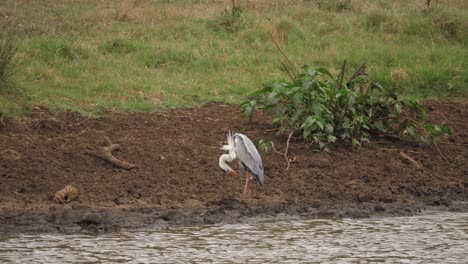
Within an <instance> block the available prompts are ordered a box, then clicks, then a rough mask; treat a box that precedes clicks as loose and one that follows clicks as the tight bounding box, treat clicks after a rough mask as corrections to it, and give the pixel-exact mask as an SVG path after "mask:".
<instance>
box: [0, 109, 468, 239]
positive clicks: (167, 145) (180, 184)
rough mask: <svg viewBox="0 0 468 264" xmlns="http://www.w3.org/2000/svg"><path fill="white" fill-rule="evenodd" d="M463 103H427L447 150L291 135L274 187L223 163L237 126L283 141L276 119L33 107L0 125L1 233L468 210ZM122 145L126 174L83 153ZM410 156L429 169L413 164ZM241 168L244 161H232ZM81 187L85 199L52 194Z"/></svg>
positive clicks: (228, 112)
mask: <svg viewBox="0 0 468 264" xmlns="http://www.w3.org/2000/svg"><path fill="white" fill-rule="evenodd" d="M467 107H468V103H466V102H450V103H447V102H446V103H440V102H427V103H426V108H427V112H428V118H429V120H431V121H434V122H440V123H447V124H449V125H451V126H452V127H453V129H454V135H453V138H451V139H449V140H445V141H444V143H443V144H440V145H439V149H440V152H439V151H438V150H437V149H436V148H434V147H433V146H432V147H431V146H429V147H428V146H424V145H421V144H418V143H415V142H411V141H402V140H395V139H392V138H376V139H374V140H373V143H371V144H368V145H366V146H363V147H361V148H360V149H349V148H345V147H337V148H335V149H333V150H332V151H331V152H330V153H326V152H317V151H314V150H313V149H312V148H310V146H308V145H305V144H304V143H301V142H299V141H298V142H295V140H294V139H293V140H292V144H291V146H290V149H289V156H290V158H294V159H295V162H293V163H292V164H291V167H290V169H289V170H288V171H286V170H285V167H286V163H285V160H284V157H283V156H282V155H280V154H278V153H275V152H270V153H262V157H263V162H264V167H265V174H266V185H265V187H263V188H262V187H260V186H259V185H258V184H257V183H256V182H255V181H252V182H251V183H252V184H251V188H250V193H249V194H248V195H247V196H243V195H242V193H241V192H242V190H243V184H244V180H243V179H241V178H237V177H234V176H230V175H225V174H223V173H222V172H221V170H220V169H219V168H218V158H219V156H220V155H221V154H222V151H221V150H220V149H219V148H220V146H221V145H222V144H223V143H224V142H225V138H226V133H227V132H228V131H229V130H232V131H235V132H242V133H245V134H247V135H248V136H249V137H250V138H252V140H253V141H254V142H258V140H259V139H266V140H273V141H274V143H275V146H276V148H277V149H278V151H283V150H284V147H285V144H284V143H285V141H286V138H285V137H283V138H275V137H274V133H275V132H274V131H272V129H271V127H270V125H269V118H268V117H266V116H261V115H260V116H256V117H255V118H254V120H253V122H252V123H249V122H248V119H246V118H245V117H244V116H243V114H242V113H241V112H240V109H239V108H238V107H236V106H229V105H222V104H209V105H205V106H203V107H200V108H194V109H178V110H171V111H167V112H159V113H130V114H129V113H109V114H106V115H104V116H103V117H99V118H87V117H83V116H80V115H79V114H76V113H69V112H66V113H60V114H51V113H50V112H49V111H48V110H47V109H46V108H44V107H36V108H35V109H34V111H33V113H32V114H31V116H30V117H28V118H25V119H24V120H17V121H14V122H12V121H9V120H1V121H0V233H2V232H57V231H61V232H77V231H113V230H120V229H122V228H124V229H128V228H164V227H167V226H171V225H194V224H213V223H220V222H239V221H250V220H255V219H260V218H262V219H264V218H285V217H289V216H294V217H368V216H372V215H411V214H416V213H419V212H421V211H423V210H426V209H428V208H431V207H438V208H442V209H445V210H453V211H468V203H467V202H468V170H467V159H468V158H467V157H468V122H467V121H468V119H467V114H468V113H467ZM104 136H108V137H109V138H110V139H111V140H112V141H113V143H116V144H120V146H121V148H120V150H117V151H115V152H114V155H115V157H117V158H118V159H122V160H124V161H128V162H131V163H134V164H136V165H137V167H135V168H133V169H131V170H129V171H128V170H124V169H119V168H117V167H115V166H114V165H112V164H111V163H109V162H107V161H104V160H102V159H99V158H97V157H96V156H93V155H89V154H87V153H86V152H87V151H92V150H95V149H97V148H98V147H100V146H103V145H104ZM400 151H404V152H405V153H406V154H408V155H409V156H410V157H412V158H413V159H415V160H416V161H417V162H419V163H420V164H421V165H422V169H418V168H416V167H415V166H413V165H412V164H411V163H410V162H408V161H407V160H406V159H404V158H402V157H401V156H400V154H399V152H400ZM233 166H234V167H236V168H237V163H233ZM68 184H72V185H74V186H75V187H76V188H77V189H78V191H79V195H78V198H77V199H76V200H74V201H71V202H69V203H64V204H60V203H57V202H56V201H54V199H53V197H54V195H55V193H56V192H57V191H59V190H60V189H62V188H63V187H64V186H66V185H68Z"/></svg>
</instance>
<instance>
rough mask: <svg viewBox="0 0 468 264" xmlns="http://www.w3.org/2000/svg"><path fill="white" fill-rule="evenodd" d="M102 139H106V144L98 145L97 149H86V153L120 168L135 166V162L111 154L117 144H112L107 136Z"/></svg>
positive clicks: (118, 146)
mask: <svg viewBox="0 0 468 264" xmlns="http://www.w3.org/2000/svg"><path fill="white" fill-rule="evenodd" d="M104 140H105V141H106V144H107V146H105V147H100V148H99V149H98V150H97V151H86V153H87V154H89V155H93V156H96V157H98V158H101V159H103V160H105V161H108V162H110V163H112V164H114V165H115V166H117V167H119V168H122V169H126V170H131V169H132V168H134V167H136V165H135V164H132V163H129V162H126V161H123V160H119V159H117V158H116V157H114V156H113V155H112V151H114V150H118V149H120V145H119V144H112V141H111V140H110V139H109V138H108V137H107V136H104Z"/></svg>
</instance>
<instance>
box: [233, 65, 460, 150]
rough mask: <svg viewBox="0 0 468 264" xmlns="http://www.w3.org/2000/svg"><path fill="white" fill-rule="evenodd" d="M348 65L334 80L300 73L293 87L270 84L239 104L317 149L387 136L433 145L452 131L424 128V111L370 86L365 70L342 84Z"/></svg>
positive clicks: (320, 72)
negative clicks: (265, 115) (264, 114)
mask: <svg viewBox="0 0 468 264" xmlns="http://www.w3.org/2000/svg"><path fill="white" fill-rule="evenodd" d="M345 68H346V62H345V63H344V64H343V67H342V71H341V73H340V74H339V75H338V76H336V77H335V76H333V75H332V74H331V73H330V72H329V71H328V70H326V69H323V68H318V69H313V68H310V67H309V66H304V67H303V72H302V73H300V74H298V75H297V78H295V79H293V80H292V81H285V80H280V81H273V82H270V83H268V84H267V85H265V86H264V88H263V89H261V90H259V91H257V92H255V93H254V94H253V99H252V100H249V101H247V102H244V103H242V107H243V110H244V112H245V113H246V114H247V115H249V116H251V115H252V114H253V112H254V110H255V109H260V110H264V111H267V112H268V113H269V114H271V116H272V117H273V118H274V119H273V121H272V124H273V125H275V126H277V127H278V129H279V130H278V132H277V133H278V134H283V133H289V134H290V136H289V138H290V137H291V134H292V133H294V132H300V134H301V135H302V138H303V139H304V140H306V141H312V142H315V143H316V144H317V145H318V146H319V148H320V149H327V147H328V146H329V145H330V144H333V143H336V142H343V143H345V144H348V145H352V146H358V145H361V144H362V143H364V142H368V141H369V140H370V138H371V136H372V135H375V134H391V135H397V136H408V137H411V138H418V139H420V140H423V141H424V142H428V143H437V142H438V141H439V140H440V137H442V136H447V135H449V134H450V133H451V130H450V128H448V127H444V126H436V125H432V124H428V123H427V122H426V119H425V111H424V108H423V106H422V105H421V104H420V103H419V102H418V101H415V100H401V99H399V98H398V96H397V95H396V94H395V93H393V92H392V91H390V90H388V89H384V88H383V87H382V86H380V85H379V84H378V83H375V82H372V81H369V79H368V78H367V74H366V72H365V69H366V67H365V65H362V66H361V67H359V69H358V70H357V71H356V72H355V73H354V74H353V75H352V76H350V77H349V78H348V80H347V81H345Z"/></svg>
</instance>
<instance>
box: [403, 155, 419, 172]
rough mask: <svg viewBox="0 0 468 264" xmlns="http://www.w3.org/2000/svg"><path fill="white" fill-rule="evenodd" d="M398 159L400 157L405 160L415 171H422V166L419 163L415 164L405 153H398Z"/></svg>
mask: <svg viewBox="0 0 468 264" xmlns="http://www.w3.org/2000/svg"><path fill="white" fill-rule="evenodd" d="M400 157H402V158H404V159H406V160H407V161H409V162H410V163H411V164H412V165H413V166H414V167H415V168H416V169H418V170H422V169H423V166H422V165H421V164H419V162H417V161H416V160H415V159H413V158H412V157H410V156H408V154H406V153H405V152H403V151H400Z"/></svg>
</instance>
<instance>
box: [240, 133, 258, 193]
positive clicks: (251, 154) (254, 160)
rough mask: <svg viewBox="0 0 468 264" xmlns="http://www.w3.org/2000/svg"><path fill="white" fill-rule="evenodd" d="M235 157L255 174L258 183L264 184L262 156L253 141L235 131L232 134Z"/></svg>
mask: <svg viewBox="0 0 468 264" xmlns="http://www.w3.org/2000/svg"><path fill="white" fill-rule="evenodd" d="M233 139H234V140H233V141H234V146H235V151H236V156H237V159H238V160H239V161H240V162H241V163H242V164H243V165H244V167H245V169H246V170H248V171H249V172H250V173H251V174H252V175H254V176H255V178H256V179H257V181H258V182H259V183H260V185H262V186H263V185H264V184H265V179H264V177H263V165H262V158H261V157H260V154H259V153H258V150H257V148H256V147H255V145H254V143H253V142H252V141H251V140H250V139H249V138H248V137H247V136H246V135H244V134H241V133H236V134H234V136H233Z"/></svg>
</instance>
